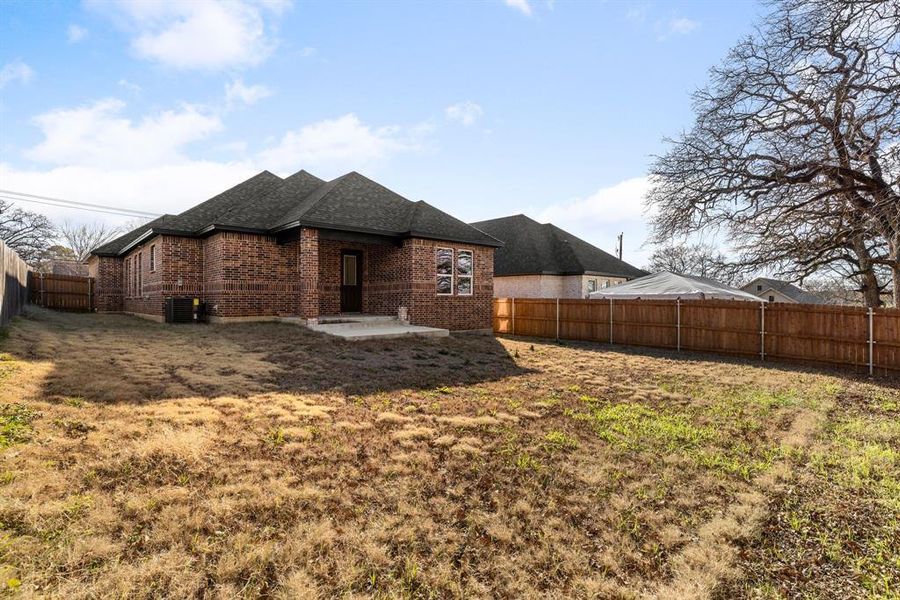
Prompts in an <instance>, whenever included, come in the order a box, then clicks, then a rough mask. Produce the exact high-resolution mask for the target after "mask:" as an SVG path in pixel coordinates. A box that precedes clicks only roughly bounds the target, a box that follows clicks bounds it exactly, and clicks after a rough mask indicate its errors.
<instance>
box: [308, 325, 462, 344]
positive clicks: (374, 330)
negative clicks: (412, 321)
mask: <svg viewBox="0 0 900 600" xmlns="http://www.w3.org/2000/svg"><path fill="white" fill-rule="evenodd" d="M354 325H356V324H349V326H348V324H337V325H315V326H313V327H310V329H313V330H314V331H318V332H320V333H327V334H328V335H333V336H336V337H340V338H344V339H345V340H358V341H361V340H385V339H392V338H402V337H447V336H449V335H450V331H448V330H447V329H438V328H437V327H422V326H419V325H404V324H403V323H401V322H400V321H397V322H396V324H383V325H380V326H379V325H362V326H359V325H356V326H354Z"/></svg>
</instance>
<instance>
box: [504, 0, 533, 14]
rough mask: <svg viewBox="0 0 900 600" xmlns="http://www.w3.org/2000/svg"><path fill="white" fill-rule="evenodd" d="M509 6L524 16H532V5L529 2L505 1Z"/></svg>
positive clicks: (522, 0)
mask: <svg viewBox="0 0 900 600" xmlns="http://www.w3.org/2000/svg"><path fill="white" fill-rule="evenodd" d="M503 1H504V2H505V3H506V5H507V6H509V7H511V8H514V9H516V10H517V11H519V12H521V13H522V14H523V15H526V16H529V17H530V16H531V4H529V3H528V0H503Z"/></svg>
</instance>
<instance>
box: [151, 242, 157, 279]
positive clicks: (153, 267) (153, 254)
mask: <svg viewBox="0 0 900 600" xmlns="http://www.w3.org/2000/svg"><path fill="white" fill-rule="evenodd" d="M155 270H156V244H153V245H152V246H150V272H151V273H152V272H153V271H155Z"/></svg>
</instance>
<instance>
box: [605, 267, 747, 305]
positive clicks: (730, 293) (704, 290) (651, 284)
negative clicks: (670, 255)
mask: <svg viewBox="0 0 900 600" xmlns="http://www.w3.org/2000/svg"><path fill="white" fill-rule="evenodd" d="M588 296H589V297H590V298H593V299H597V298H613V299H615V298H618V299H620V300H628V299H635V298H643V299H645V300H649V299H652V298H657V299H669V300H675V299H678V298H682V299H689V298H699V299H704V298H707V299H708V298H718V299H720V300H746V301H752V302H759V301H760V299H759V298H757V297H756V296H754V295H753V294H748V293H747V292H744V291H741V290H739V289H735V288H733V287H729V286H727V285H725V284H724V283H719V282H718V281H715V280H713V279H709V278H707V277H695V276H692V275H682V274H681V273H672V272H670V271H660V272H659V273H654V274H652V275H647V276H645V277H640V278H638V279H634V280H632V281H627V282H625V283H620V284H619V285H614V286H612V287H609V288H606V289H603V290H597V291H596V292H591V293H590V294H589V295H588Z"/></svg>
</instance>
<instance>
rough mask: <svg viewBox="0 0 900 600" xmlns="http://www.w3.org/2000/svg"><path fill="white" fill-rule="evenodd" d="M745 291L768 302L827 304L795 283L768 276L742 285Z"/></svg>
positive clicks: (821, 298)
mask: <svg viewBox="0 0 900 600" xmlns="http://www.w3.org/2000/svg"><path fill="white" fill-rule="evenodd" d="M741 289H742V290H744V291H745V292H750V293H751V294H753V295H754V296H758V297H759V298H762V299H763V300H765V301H766V302H792V303H799V304H827V303H828V302H827V300H825V298H823V297H822V296H819V295H818V294H814V293H812V292H807V291H806V290H803V289H800V288H799V287H797V286H796V285H794V284H793V283H789V282H787V281H782V280H780V279H769V278H768V277H757V278H756V279H754V280H753V281H751V282H750V283H748V284H746V285H744V286H742V287H741Z"/></svg>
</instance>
